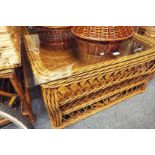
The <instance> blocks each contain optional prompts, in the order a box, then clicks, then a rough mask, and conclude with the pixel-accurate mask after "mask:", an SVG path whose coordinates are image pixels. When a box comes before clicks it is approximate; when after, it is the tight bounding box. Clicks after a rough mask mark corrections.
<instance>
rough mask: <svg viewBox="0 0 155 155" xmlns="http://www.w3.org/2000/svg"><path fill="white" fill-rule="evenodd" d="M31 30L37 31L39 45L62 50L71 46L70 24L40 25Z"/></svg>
mask: <svg viewBox="0 0 155 155" xmlns="http://www.w3.org/2000/svg"><path fill="white" fill-rule="evenodd" d="M33 30H34V31H35V32H36V33H38V35H39V38H40V42H41V47H46V48H50V49H52V50H64V49H69V48H71V47H72V34H71V27H70V26H48V27H45V26H40V27H34V28H33Z"/></svg>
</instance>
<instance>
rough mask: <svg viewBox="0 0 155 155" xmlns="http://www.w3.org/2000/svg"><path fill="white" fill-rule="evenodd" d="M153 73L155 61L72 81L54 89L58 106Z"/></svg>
mask: <svg viewBox="0 0 155 155" xmlns="http://www.w3.org/2000/svg"><path fill="white" fill-rule="evenodd" d="M154 71H155V60H154V61H151V62H146V63H144V64H141V65H137V66H133V67H129V68H122V69H120V70H116V71H115V72H108V73H102V72H100V73H98V74H96V75H94V76H88V77H87V78H81V79H79V80H77V81H73V82H70V83H68V84H67V85H66V84H64V85H63V84H61V85H60V86H58V87H56V88H57V90H58V102H59V104H60V105H61V104H65V103H67V102H71V101H73V100H75V99H78V98H79V97H83V96H87V95H90V94H91V93H93V92H96V91H98V90H100V89H103V88H105V87H107V86H112V85H113V84H117V83H118V82H121V81H124V80H126V79H129V80H130V79H131V78H134V77H137V76H140V75H145V74H150V73H151V72H154Z"/></svg>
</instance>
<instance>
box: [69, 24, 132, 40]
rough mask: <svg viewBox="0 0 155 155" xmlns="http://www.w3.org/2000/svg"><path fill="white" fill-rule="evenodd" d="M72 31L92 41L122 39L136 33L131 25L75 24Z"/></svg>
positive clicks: (77, 35)
mask: <svg viewBox="0 0 155 155" xmlns="http://www.w3.org/2000/svg"><path fill="white" fill-rule="evenodd" d="M110 29H111V30H110ZM110 31H111V32H110ZM71 32H72V33H73V34H74V35H75V36H76V37H79V38H81V39H86V40H92V41H121V40H125V39H128V38H130V37H132V36H133V34H134V31H133V28H132V27H131V26H73V27H72V28H71ZM118 34H119V35H118ZM110 35H111V37H110Z"/></svg>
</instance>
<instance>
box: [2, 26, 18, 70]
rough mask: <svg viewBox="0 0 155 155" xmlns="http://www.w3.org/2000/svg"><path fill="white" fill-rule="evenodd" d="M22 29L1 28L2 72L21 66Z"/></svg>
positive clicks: (12, 27)
mask: <svg viewBox="0 0 155 155" xmlns="http://www.w3.org/2000/svg"><path fill="white" fill-rule="evenodd" d="M20 30H21V28H20V27H17V26H15V27H14V26H0V70H2V69H9V68H15V67H18V66H20V65H21V55H20Z"/></svg>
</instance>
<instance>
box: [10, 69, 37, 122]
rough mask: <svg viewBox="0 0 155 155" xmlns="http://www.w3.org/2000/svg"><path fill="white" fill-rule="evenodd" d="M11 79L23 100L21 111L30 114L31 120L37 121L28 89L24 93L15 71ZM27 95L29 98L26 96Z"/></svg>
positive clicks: (26, 114)
mask: <svg viewBox="0 0 155 155" xmlns="http://www.w3.org/2000/svg"><path fill="white" fill-rule="evenodd" d="M10 81H11V83H12V85H13V87H14V89H15V91H16V92H17V95H18V96H19V98H20V101H21V112H22V114H23V115H25V116H28V117H29V119H30V121H31V122H34V121H35V117H34V115H33V113H32V111H31V107H30V99H29V93H28V90H26V91H27V92H26V94H24V91H23V89H22V87H21V83H20V81H19V80H18V78H17V76H16V73H15V72H14V73H13V75H12V77H10ZM26 96H27V98H26Z"/></svg>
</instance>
